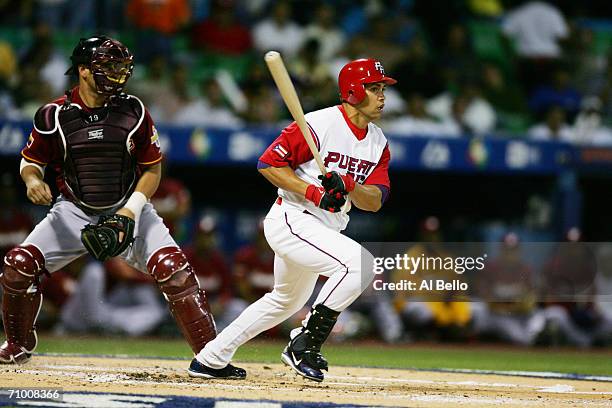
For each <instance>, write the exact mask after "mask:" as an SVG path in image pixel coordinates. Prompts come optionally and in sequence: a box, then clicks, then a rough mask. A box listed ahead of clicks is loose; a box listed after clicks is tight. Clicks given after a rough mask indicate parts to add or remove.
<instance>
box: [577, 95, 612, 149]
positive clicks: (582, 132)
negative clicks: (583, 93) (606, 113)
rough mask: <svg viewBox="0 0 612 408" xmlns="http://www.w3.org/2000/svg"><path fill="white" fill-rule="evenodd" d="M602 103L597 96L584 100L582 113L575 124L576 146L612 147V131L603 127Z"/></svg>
mask: <svg viewBox="0 0 612 408" xmlns="http://www.w3.org/2000/svg"><path fill="white" fill-rule="evenodd" d="M601 119H602V118H601V101H600V100H599V98H598V97H596V96H591V97H587V98H584V99H583V100H582V104H581V109H580V113H579V114H578V116H576V120H575V122H574V129H573V133H574V140H575V143H576V144H580V145H593V146H611V145H612V130H611V129H610V128H608V127H605V126H603V125H602V123H601V122H602V120H601Z"/></svg>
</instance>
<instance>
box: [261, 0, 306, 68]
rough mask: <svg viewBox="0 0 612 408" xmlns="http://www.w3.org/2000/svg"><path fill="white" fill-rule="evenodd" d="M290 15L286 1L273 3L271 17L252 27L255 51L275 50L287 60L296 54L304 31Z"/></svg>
mask: <svg viewBox="0 0 612 408" xmlns="http://www.w3.org/2000/svg"><path fill="white" fill-rule="evenodd" d="M291 13H292V9H291V5H290V3H289V2H288V1H286V0H281V1H279V2H273V5H272V13H271V17H269V18H266V19H265V20H262V21H260V22H258V23H257V24H255V26H254V27H253V41H254V45H255V48H256V49H257V50H259V51H260V52H267V51H269V50H276V51H279V52H280V53H281V54H283V56H285V58H287V59H290V58H291V57H293V56H294V55H296V54H297V53H298V51H299V50H300V48H301V47H302V42H303V41H304V30H303V29H302V28H301V27H300V26H298V25H297V24H296V23H295V22H293V20H292V19H291Z"/></svg>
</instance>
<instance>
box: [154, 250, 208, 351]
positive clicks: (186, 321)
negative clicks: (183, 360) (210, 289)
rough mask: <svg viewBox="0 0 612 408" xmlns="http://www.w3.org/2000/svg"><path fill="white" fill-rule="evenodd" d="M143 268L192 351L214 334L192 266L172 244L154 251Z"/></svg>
mask: <svg viewBox="0 0 612 408" xmlns="http://www.w3.org/2000/svg"><path fill="white" fill-rule="evenodd" d="M147 268H148V270H149V272H150V273H151V275H153V277H154V278H155V280H156V281H157V285H158V286H159V288H160V290H161V291H162V293H163V294H164V297H165V298H166V300H167V301H168V305H169V307H170V312H171V313H172V316H173V317H174V319H175V320H176V323H177V324H178V326H179V329H180V330H181V333H182V334H183V336H184V337H185V339H186V340H187V342H188V343H189V345H190V346H191V349H192V350H193V352H194V353H199V352H200V350H202V349H203V348H204V346H205V345H206V343H208V342H209V341H211V340H212V339H214V338H215V337H216V336H217V329H216V327H215V321H214V319H213V316H212V313H211V312H210V307H209V306H208V301H207V300H206V293H205V292H204V291H203V290H202V289H200V286H199V285H198V281H197V279H196V277H195V274H194V272H193V268H192V267H191V265H190V264H189V262H188V261H187V258H186V257H185V255H184V254H183V252H182V251H181V250H180V249H179V248H176V247H166V248H162V249H160V250H159V251H157V252H156V253H155V254H153V256H152V257H151V259H150V260H149V262H148V263H147Z"/></svg>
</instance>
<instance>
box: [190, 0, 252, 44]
mask: <svg viewBox="0 0 612 408" xmlns="http://www.w3.org/2000/svg"><path fill="white" fill-rule="evenodd" d="M191 44H192V45H193V47H194V48H196V49H200V50H204V51H210V52H215V53H220V54H227V55H240V54H244V53H246V52H248V51H250V49H251V46H252V40H251V32H250V31H249V29H248V28H247V27H246V26H244V25H243V24H241V23H240V22H239V21H238V20H237V19H236V3H235V2H234V1H232V0H229V1H228V0H216V1H214V2H213V5H212V10H211V14H210V16H209V17H208V18H207V19H206V20H204V21H202V22H199V23H197V24H196V25H195V26H194V27H193V28H192V30H191Z"/></svg>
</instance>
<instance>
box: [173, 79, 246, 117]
mask: <svg viewBox="0 0 612 408" xmlns="http://www.w3.org/2000/svg"><path fill="white" fill-rule="evenodd" d="M172 122H173V123H174V124H176V125H184V126H212V127H232V128H238V127H240V126H242V125H243V122H242V119H240V118H239V117H238V116H237V115H236V114H235V113H234V112H233V111H232V109H230V108H229V106H228V104H227V103H226V102H225V98H224V96H223V92H222V91H221V87H220V86H219V83H218V82H217V80H216V79H215V78H208V79H203V80H202V82H201V83H200V93H199V95H198V96H196V97H195V98H193V99H192V100H191V101H190V102H189V103H188V104H187V105H186V106H184V107H183V108H182V109H181V110H179V111H178V112H177V113H176V115H175V116H174V118H173V120H172Z"/></svg>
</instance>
